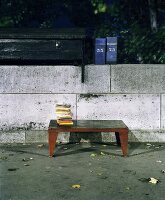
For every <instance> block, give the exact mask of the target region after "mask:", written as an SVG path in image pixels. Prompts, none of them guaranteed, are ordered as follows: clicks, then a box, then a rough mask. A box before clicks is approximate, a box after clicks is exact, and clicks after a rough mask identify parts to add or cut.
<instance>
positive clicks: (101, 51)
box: [95, 38, 106, 65]
mask: <svg viewBox="0 0 165 200" xmlns="http://www.w3.org/2000/svg"><path fill="white" fill-rule="evenodd" d="M105 50H106V39H105V38H96V39H95V64H96V65H104V64H105Z"/></svg>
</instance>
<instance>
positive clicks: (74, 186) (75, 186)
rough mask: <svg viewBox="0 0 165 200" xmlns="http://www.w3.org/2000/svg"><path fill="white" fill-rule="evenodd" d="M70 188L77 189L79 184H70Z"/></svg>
mask: <svg viewBox="0 0 165 200" xmlns="http://www.w3.org/2000/svg"><path fill="white" fill-rule="evenodd" d="M72 188H74V189H79V188H80V185H79V184H76V185H72Z"/></svg>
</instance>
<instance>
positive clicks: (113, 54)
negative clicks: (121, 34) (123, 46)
mask: <svg viewBox="0 0 165 200" xmlns="http://www.w3.org/2000/svg"><path fill="white" fill-rule="evenodd" d="M106 63H107V64H116V63H117V37H107V50H106Z"/></svg>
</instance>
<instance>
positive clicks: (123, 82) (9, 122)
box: [0, 64, 165, 143]
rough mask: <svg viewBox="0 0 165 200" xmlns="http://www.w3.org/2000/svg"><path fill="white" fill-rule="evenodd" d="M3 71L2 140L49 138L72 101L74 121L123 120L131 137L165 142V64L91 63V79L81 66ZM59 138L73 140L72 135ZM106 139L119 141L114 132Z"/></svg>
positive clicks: (88, 69) (2, 68)
mask: <svg viewBox="0 0 165 200" xmlns="http://www.w3.org/2000/svg"><path fill="white" fill-rule="evenodd" d="M0 72H1V73H0V142H1V143H6V142H22V143H24V142H45V141H47V127H48V123H49V120H50V119H55V118H56V116H55V105H56V103H69V104H71V106H72V111H73V118H74V119H122V120H123V121H124V122H125V123H126V124H127V126H128V127H129V128H130V132H129V140H130V141H142V142H146V141H148V142H152V141H154V142H159V141H162V142H165V65H131V64H130V65H88V66H86V67H85V83H81V68H80V67H78V66H0ZM89 135H91V134H89ZM96 138H97V137H96ZM87 139H91V138H87ZM58 140H59V141H62V142H68V141H69V134H67V133H64V134H61V135H59V137H58ZM92 140H94V139H93V138H92ZM96 140H97V139H96ZM102 140H103V141H114V134H107V133H102Z"/></svg>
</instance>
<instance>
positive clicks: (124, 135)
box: [119, 131, 128, 157]
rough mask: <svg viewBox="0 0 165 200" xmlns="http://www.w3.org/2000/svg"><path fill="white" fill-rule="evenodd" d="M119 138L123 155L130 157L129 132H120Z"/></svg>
mask: <svg viewBox="0 0 165 200" xmlns="http://www.w3.org/2000/svg"><path fill="white" fill-rule="evenodd" d="M119 137H120V143H121V149H122V152H123V155H124V157H126V156H127V155H128V131H120V133H119Z"/></svg>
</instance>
